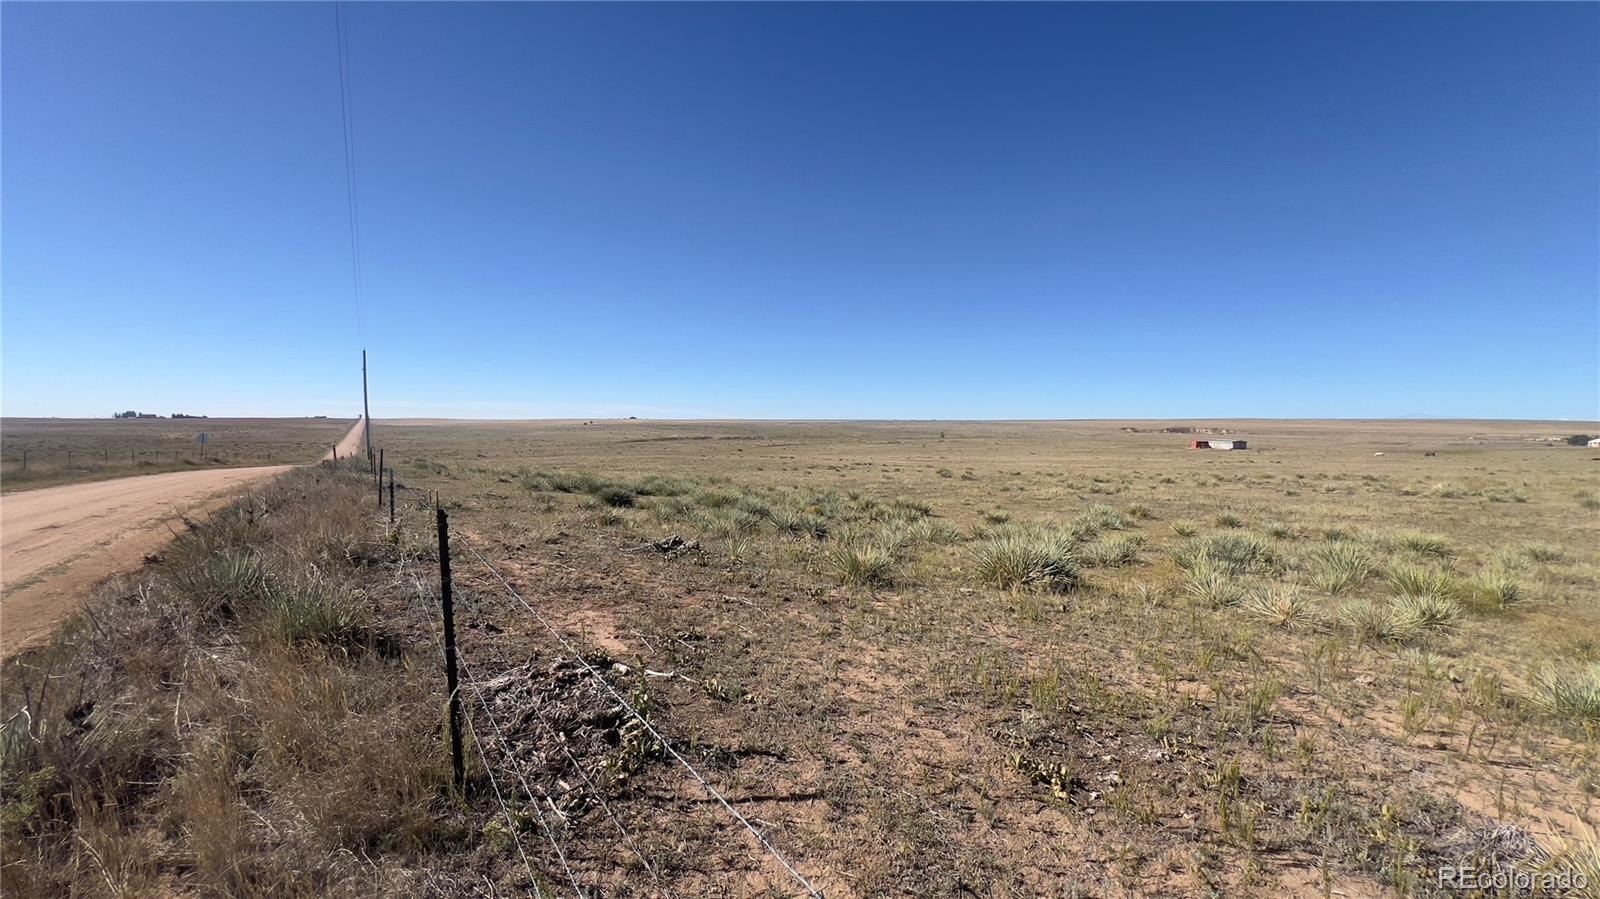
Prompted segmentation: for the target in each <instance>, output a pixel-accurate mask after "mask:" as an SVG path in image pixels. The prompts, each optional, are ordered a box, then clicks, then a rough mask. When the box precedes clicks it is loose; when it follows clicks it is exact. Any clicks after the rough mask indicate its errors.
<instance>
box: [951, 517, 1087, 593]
mask: <svg viewBox="0 0 1600 899" xmlns="http://www.w3.org/2000/svg"><path fill="white" fill-rule="evenodd" d="M972 560H973V566H974V568H975V569H976V571H977V574H978V578H979V579H980V580H982V581H984V582H985V583H988V584H992V585H994V586H996V587H999V588H1000V589H1002V590H1014V589H1020V588H1032V589H1041V590H1049V591H1052V592H1056V593H1065V592H1067V591H1069V590H1072V589H1073V588H1075V587H1076V586H1077V585H1078V580H1079V574H1078V558H1077V556H1076V554H1075V552H1074V544H1073V542H1072V541H1071V540H1070V539H1068V538H1067V537H1065V536H1064V535H1060V534H1052V533H1043V532H1017V531H1011V532H1006V533H1002V534H998V535H996V536H993V537H990V538H989V539H987V540H985V541H984V542H982V543H980V544H978V545H977V546H975V547H974V548H973V550H972Z"/></svg>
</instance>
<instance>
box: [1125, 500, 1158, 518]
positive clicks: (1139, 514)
mask: <svg viewBox="0 0 1600 899" xmlns="http://www.w3.org/2000/svg"><path fill="white" fill-rule="evenodd" d="M1128 517H1129V518H1132V519H1134V520H1136V521H1149V520H1150V519H1152V518H1154V517H1156V513H1155V512H1152V511H1151V510H1150V507H1149V506H1147V505H1145V504H1143V503H1134V504H1133V505H1131V506H1129V507H1128Z"/></svg>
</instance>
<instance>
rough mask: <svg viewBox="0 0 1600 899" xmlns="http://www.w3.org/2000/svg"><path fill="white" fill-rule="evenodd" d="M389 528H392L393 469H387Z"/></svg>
mask: <svg viewBox="0 0 1600 899" xmlns="http://www.w3.org/2000/svg"><path fill="white" fill-rule="evenodd" d="M389 527H394V469H392V468H391V469H389Z"/></svg>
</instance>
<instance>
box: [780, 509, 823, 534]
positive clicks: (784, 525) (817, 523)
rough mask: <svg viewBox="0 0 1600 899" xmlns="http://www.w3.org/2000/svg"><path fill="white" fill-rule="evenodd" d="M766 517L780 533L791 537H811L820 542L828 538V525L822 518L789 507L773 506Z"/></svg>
mask: <svg viewBox="0 0 1600 899" xmlns="http://www.w3.org/2000/svg"><path fill="white" fill-rule="evenodd" d="M767 517H768V518H769V519H771V521H772V524H773V526H774V527H776V528H777V529H778V530H779V531H780V532H782V533H785V534H788V535H790V536H792V537H811V538H813V539H816V540H822V539H824V538H826V537H827V536H828V523H827V522H826V521H824V520H823V518H822V516H820V515H816V514H814V513H811V512H807V511H805V510H803V509H795V508H791V507H789V506H775V507H773V508H772V509H771V510H769V511H768V512H767Z"/></svg>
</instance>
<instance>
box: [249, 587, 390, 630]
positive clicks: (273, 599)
mask: <svg viewBox="0 0 1600 899" xmlns="http://www.w3.org/2000/svg"><path fill="white" fill-rule="evenodd" d="M260 625H261V627H262V629H263V630H265V631H266V632H267V633H268V634H269V635H271V636H272V637H274V638H275V639H277V640H279V641H281V642H283V643H322V644H325V645H328V646H350V645H354V644H357V643H360V642H362V641H364V640H365V639H366V637H367V635H368V634H369V633H370V632H371V627H370V620H369V618H368V616H367V615H366V614H365V613H364V612H363V610H362V609H361V607H360V605H359V604H358V603H356V601H355V599H354V598H353V597H352V596H351V595H350V594H349V593H348V592H347V591H345V590H344V589H341V588H339V587H336V586H334V585H332V584H329V583H327V582H324V581H322V580H320V579H313V580H306V581H302V582H299V583H293V584H284V585H279V586H277V587H275V588H274V589H273V590H272V594H271V596H270V597H269V598H268V600H267V602H266V604H265V606H264V608H263V610H262V616H261V619H260Z"/></svg>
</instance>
